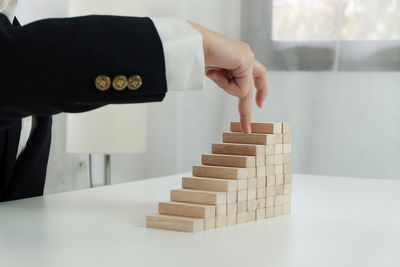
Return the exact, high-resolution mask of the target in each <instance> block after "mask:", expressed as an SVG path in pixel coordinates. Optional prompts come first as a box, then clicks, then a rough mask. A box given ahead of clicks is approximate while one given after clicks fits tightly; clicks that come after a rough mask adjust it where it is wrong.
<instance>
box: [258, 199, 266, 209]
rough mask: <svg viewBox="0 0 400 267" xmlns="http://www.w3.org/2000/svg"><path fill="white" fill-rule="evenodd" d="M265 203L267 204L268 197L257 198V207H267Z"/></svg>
mask: <svg viewBox="0 0 400 267" xmlns="http://www.w3.org/2000/svg"><path fill="white" fill-rule="evenodd" d="M265 204H266V199H265V198H259V199H257V209H262V208H265Z"/></svg>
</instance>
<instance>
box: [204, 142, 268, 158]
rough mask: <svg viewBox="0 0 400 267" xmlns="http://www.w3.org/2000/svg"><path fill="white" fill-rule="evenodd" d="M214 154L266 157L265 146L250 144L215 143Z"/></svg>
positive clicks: (213, 145)
mask: <svg viewBox="0 0 400 267" xmlns="http://www.w3.org/2000/svg"><path fill="white" fill-rule="evenodd" d="M212 153H214V154H228V155H243V156H265V146H263V145H250V144H226V143H214V144H212ZM256 160H257V159H256Z"/></svg>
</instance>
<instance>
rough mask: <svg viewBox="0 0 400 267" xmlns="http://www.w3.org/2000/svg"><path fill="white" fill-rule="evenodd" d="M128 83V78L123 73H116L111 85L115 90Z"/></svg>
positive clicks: (122, 87)
mask: <svg viewBox="0 0 400 267" xmlns="http://www.w3.org/2000/svg"><path fill="white" fill-rule="evenodd" d="M127 85H128V79H127V78H126V76H125V75H118V76H116V77H115V78H114V79H113V82H112V86H113V88H114V89H115V90H117V91H121V90H124V89H125V88H126V86H127Z"/></svg>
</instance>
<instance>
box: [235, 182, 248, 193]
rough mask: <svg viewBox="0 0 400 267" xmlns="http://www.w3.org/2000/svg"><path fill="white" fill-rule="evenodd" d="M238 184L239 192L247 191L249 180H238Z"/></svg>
mask: <svg viewBox="0 0 400 267" xmlns="http://www.w3.org/2000/svg"><path fill="white" fill-rule="evenodd" d="M237 182H238V191H241V190H246V189H247V179H240V180H237Z"/></svg>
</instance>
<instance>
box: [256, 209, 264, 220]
mask: <svg viewBox="0 0 400 267" xmlns="http://www.w3.org/2000/svg"><path fill="white" fill-rule="evenodd" d="M263 219H265V208H263V209H256V220H263Z"/></svg>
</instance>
